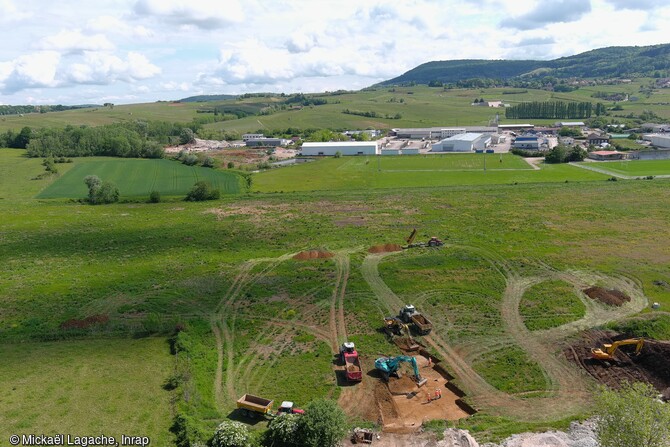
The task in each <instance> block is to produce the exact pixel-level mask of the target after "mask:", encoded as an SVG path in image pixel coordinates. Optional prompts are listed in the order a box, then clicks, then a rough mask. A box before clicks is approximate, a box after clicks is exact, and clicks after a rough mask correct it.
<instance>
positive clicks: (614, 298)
mask: <svg viewBox="0 0 670 447" xmlns="http://www.w3.org/2000/svg"><path fill="white" fill-rule="evenodd" d="M584 293H585V294H586V295H587V296H588V297H589V298H591V299H593V300H597V301H600V302H601V303H605V304H609V305H610V306H623V304H624V303H627V302H628V301H630V297H629V296H628V295H626V294H625V293H623V292H621V291H619V290H616V289H610V290H607V289H604V288H602V287H595V286H594V287H589V288H588V289H584Z"/></svg>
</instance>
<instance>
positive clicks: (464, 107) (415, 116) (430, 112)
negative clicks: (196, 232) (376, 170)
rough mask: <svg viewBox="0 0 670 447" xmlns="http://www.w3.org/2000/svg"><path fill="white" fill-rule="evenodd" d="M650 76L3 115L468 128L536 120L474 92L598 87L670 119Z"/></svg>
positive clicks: (15, 118) (618, 115)
mask: <svg viewBox="0 0 670 447" xmlns="http://www.w3.org/2000/svg"><path fill="white" fill-rule="evenodd" d="M651 81H652V80H651V79H644V78H643V79H636V80H634V82H631V83H630V84H626V85H598V86H588V87H582V88H580V89H578V90H576V91H573V92H569V93H558V92H549V91H546V90H535V89H517V88H509V87H501V88H485V89H451V90H445V89H443V88H431V87H427V86H423V85H417V86H413V87H372V88H369V89H364V90H361V91H358V92H336V93H322V94H315V95H314V96H315V97H317V98H320V99H325V100H327V101H328V103H327V104H324V105H319V106H308V107H302V108H294V109H291V108H290V107H285V108H284V109H281V108H278V109H275V110H273V111H272V112H271V113H269V114H264V115H257V113H258V112H260V111H261V110H262V109H267V108H268V107H275V106H278V105H280V104H281V101H283V100H285V99H286V98H285V97H281V96H279V95H277V96H271V97H250V98H239V99H231V100H225V101H213V102H202V103H173V102H168V101H161V102H155V103H146V104H129V105H116V106H114V108H108V107H96V108H89V109H80V110H68V111H63V112H49V113H42V114H40V113H34V114H26V115H24V116H19V115H9V116H6V117H3V118H2V121H0V131H5V130H7V129H13V130H19V129H21V128H22V127H24V126H30V127H34V128H42V127H49V126H55V127H64V126H66V125H68V124H70V125H74V126H79V125H88V126H99V125H103V124H110V123H115V122H123V121H130V120H138V119H139V120H163V121H170V122H182V123H186V122H190V121H192V120H193V119H195V118H213V116H212V114H211V113H198V111H200V112H212V111H213V108H214V107H217V106H218V107H223V108H224V109H225V110H229V111H231V112H229V113H227V115H228V117H229V118H233V115H232V114H231V113H232V111H240V112H245V113H247V114H252V116H246V117H244V118H241V119H229V120H227V121H220V122H212V123H208V124H205V126H204V127H205V129H206V130H211V131H226V132H238V133H240V134H241V133H245V132H255V131H257V130H260V131H262V132H266V133H267V132H268V131H272V130H274V129H287V128H299V129H308V128H333V129H366V128H375V129H391V128H394V127H430V126H464V125H471V126H473V125H479V126H481V125H488V124H489V123H490V122H492V120H494V119H495V116H496V113H498V114H499V115H500V123H501V124H510V123H515V122H517V123H519V122H527V121H529V120H507V119H505V112H504V109H493V108H487V107H477V106H472V105H471V104H472V101H474V99H475V98H484V99H485V100H502V101H503V102H505V103H507V104H511V105H515V104H518V103H520V102H524V101H557V100H565V101H592V102H594V103H595V102H603V103H604V104H605V105H606V106H607V107H612V106H614V103H613V102H608V101H606V100H603V99H599V98H596V97H593V95H596V94H599V93H626V94H629V95H630V96H631V97H633V98H634V99H635V100H630V101H622V102H618V103H617V104H618V105H620V106H622V107H623V110H622V111H612V112H611V115H610V118H613V119H617V120H620V121H622V122H623V121H626V120H627V118H626V116H627V115H629V114H631V113H633V114H635V115H639V114H641V113H642V112H643V111H645V110H648V111H651V112H653V113H655V114H657V115H659V116H660V117H661V118H666V119H668V118H670V111H669V110H668V107H667V106H666V105H665V104H667V103H668V102H669V101H670V92H668V91H667V89H656V90H654V91H653V93H652V94H651V95H650V96H647V95H646V94H641V93H640V87H644V86H648V85H649V83H650V82H651ZM344 109H349V110H355V111H360V112H375V113H377V114H378V115H381V116H385V115H392V116H393V115H396V114H398V113H399V114H400V115H401V118H400V119H386V118H380V117H379V116H378V117H374V118H370V117H365V116H357V115H351V114H345V113H342V111H343V110H344ZM530 121H532V123H533V124H536V125H549V124H553V123H554V122H555V121H557V120H553V119H545V120H530Z"/></svg>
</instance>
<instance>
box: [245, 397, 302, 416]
mask: <svg viewBox="0 0 670 447" xmlns="http://www.w3.org/2000/svg"><path fill="white" fill-rule="evenodd" d="M272 404H274V400H271V399H265V398H263V397H258V396H254V395H253V394H245V395H244V396H242V397H240V398H239V399H237V408H239V409H241V410H242V413H243V414H244V415H245V416H248V417H252V418H253V417H256V416H257V415H258V416H268V417H275V416H278V415H280V414H286V413H288V414H303V413H304V412H305V410H301V409H300V408H295V407H294V405H293V402H290V401H287V400H285V401H284V402H282V403H281V406H280V407H279V409H278V410H277V413H274V412H273V411H272Z"/></svg>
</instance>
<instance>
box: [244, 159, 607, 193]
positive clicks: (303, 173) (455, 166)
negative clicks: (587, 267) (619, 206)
mask: <svg viewBox="0 0 670 447" xmlns="http://www.w3.org/2000/svg"><path fill="white" fill-rule="evenodd" d="M485 163H486V170H484V166H485ZM606 178H607V176H606V175H605V174H601V173H597V172H592V171H587V170H584V169H580V168H578V167H575V166H570V165H551V164H541V165H540V169H533V167H531V166H530V165H529V164H528V163H526V162H525V161H524V160H523V159H522V158H521V157H518V156H516V155H511V154H503V155H502V156H501V155H500V154H446V155H436V154H430V155H401V156H388V157H366V156H359V157H342V158H330V157H329V158H325V157H324V158H323V159H319V160H317V161H314V162H310V163H302V164H298V165H294V166H289V167H286V168H281V169H273V170H270V171H264V172H262V173H260V174H258V175H256V176H254V179H253V186H252V190H254V191H259V192H278V191H284V192H287V191H320V190H329V191H335V190H351V191H354V190H361V189H378V188H413V187H435V186H458V185H506V186H507V187H509V186H513V185H515V184H520V183H546V182H573V181H578V182H581V181H595V180H605V179H606Z"/></svg>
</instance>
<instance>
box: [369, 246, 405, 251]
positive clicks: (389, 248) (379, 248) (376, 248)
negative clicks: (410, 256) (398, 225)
mask: <svg viewBox="0 0 670 447" xmlns="http://www.w3.org/2000/svg"><path fill="white" fill-rule="evenodd" d="M394 251H402V247H401V246H400V245H398V244H382V245H375V246H373V247H370V248H369V249H368V253H392V252H394Z"/></svg>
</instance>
